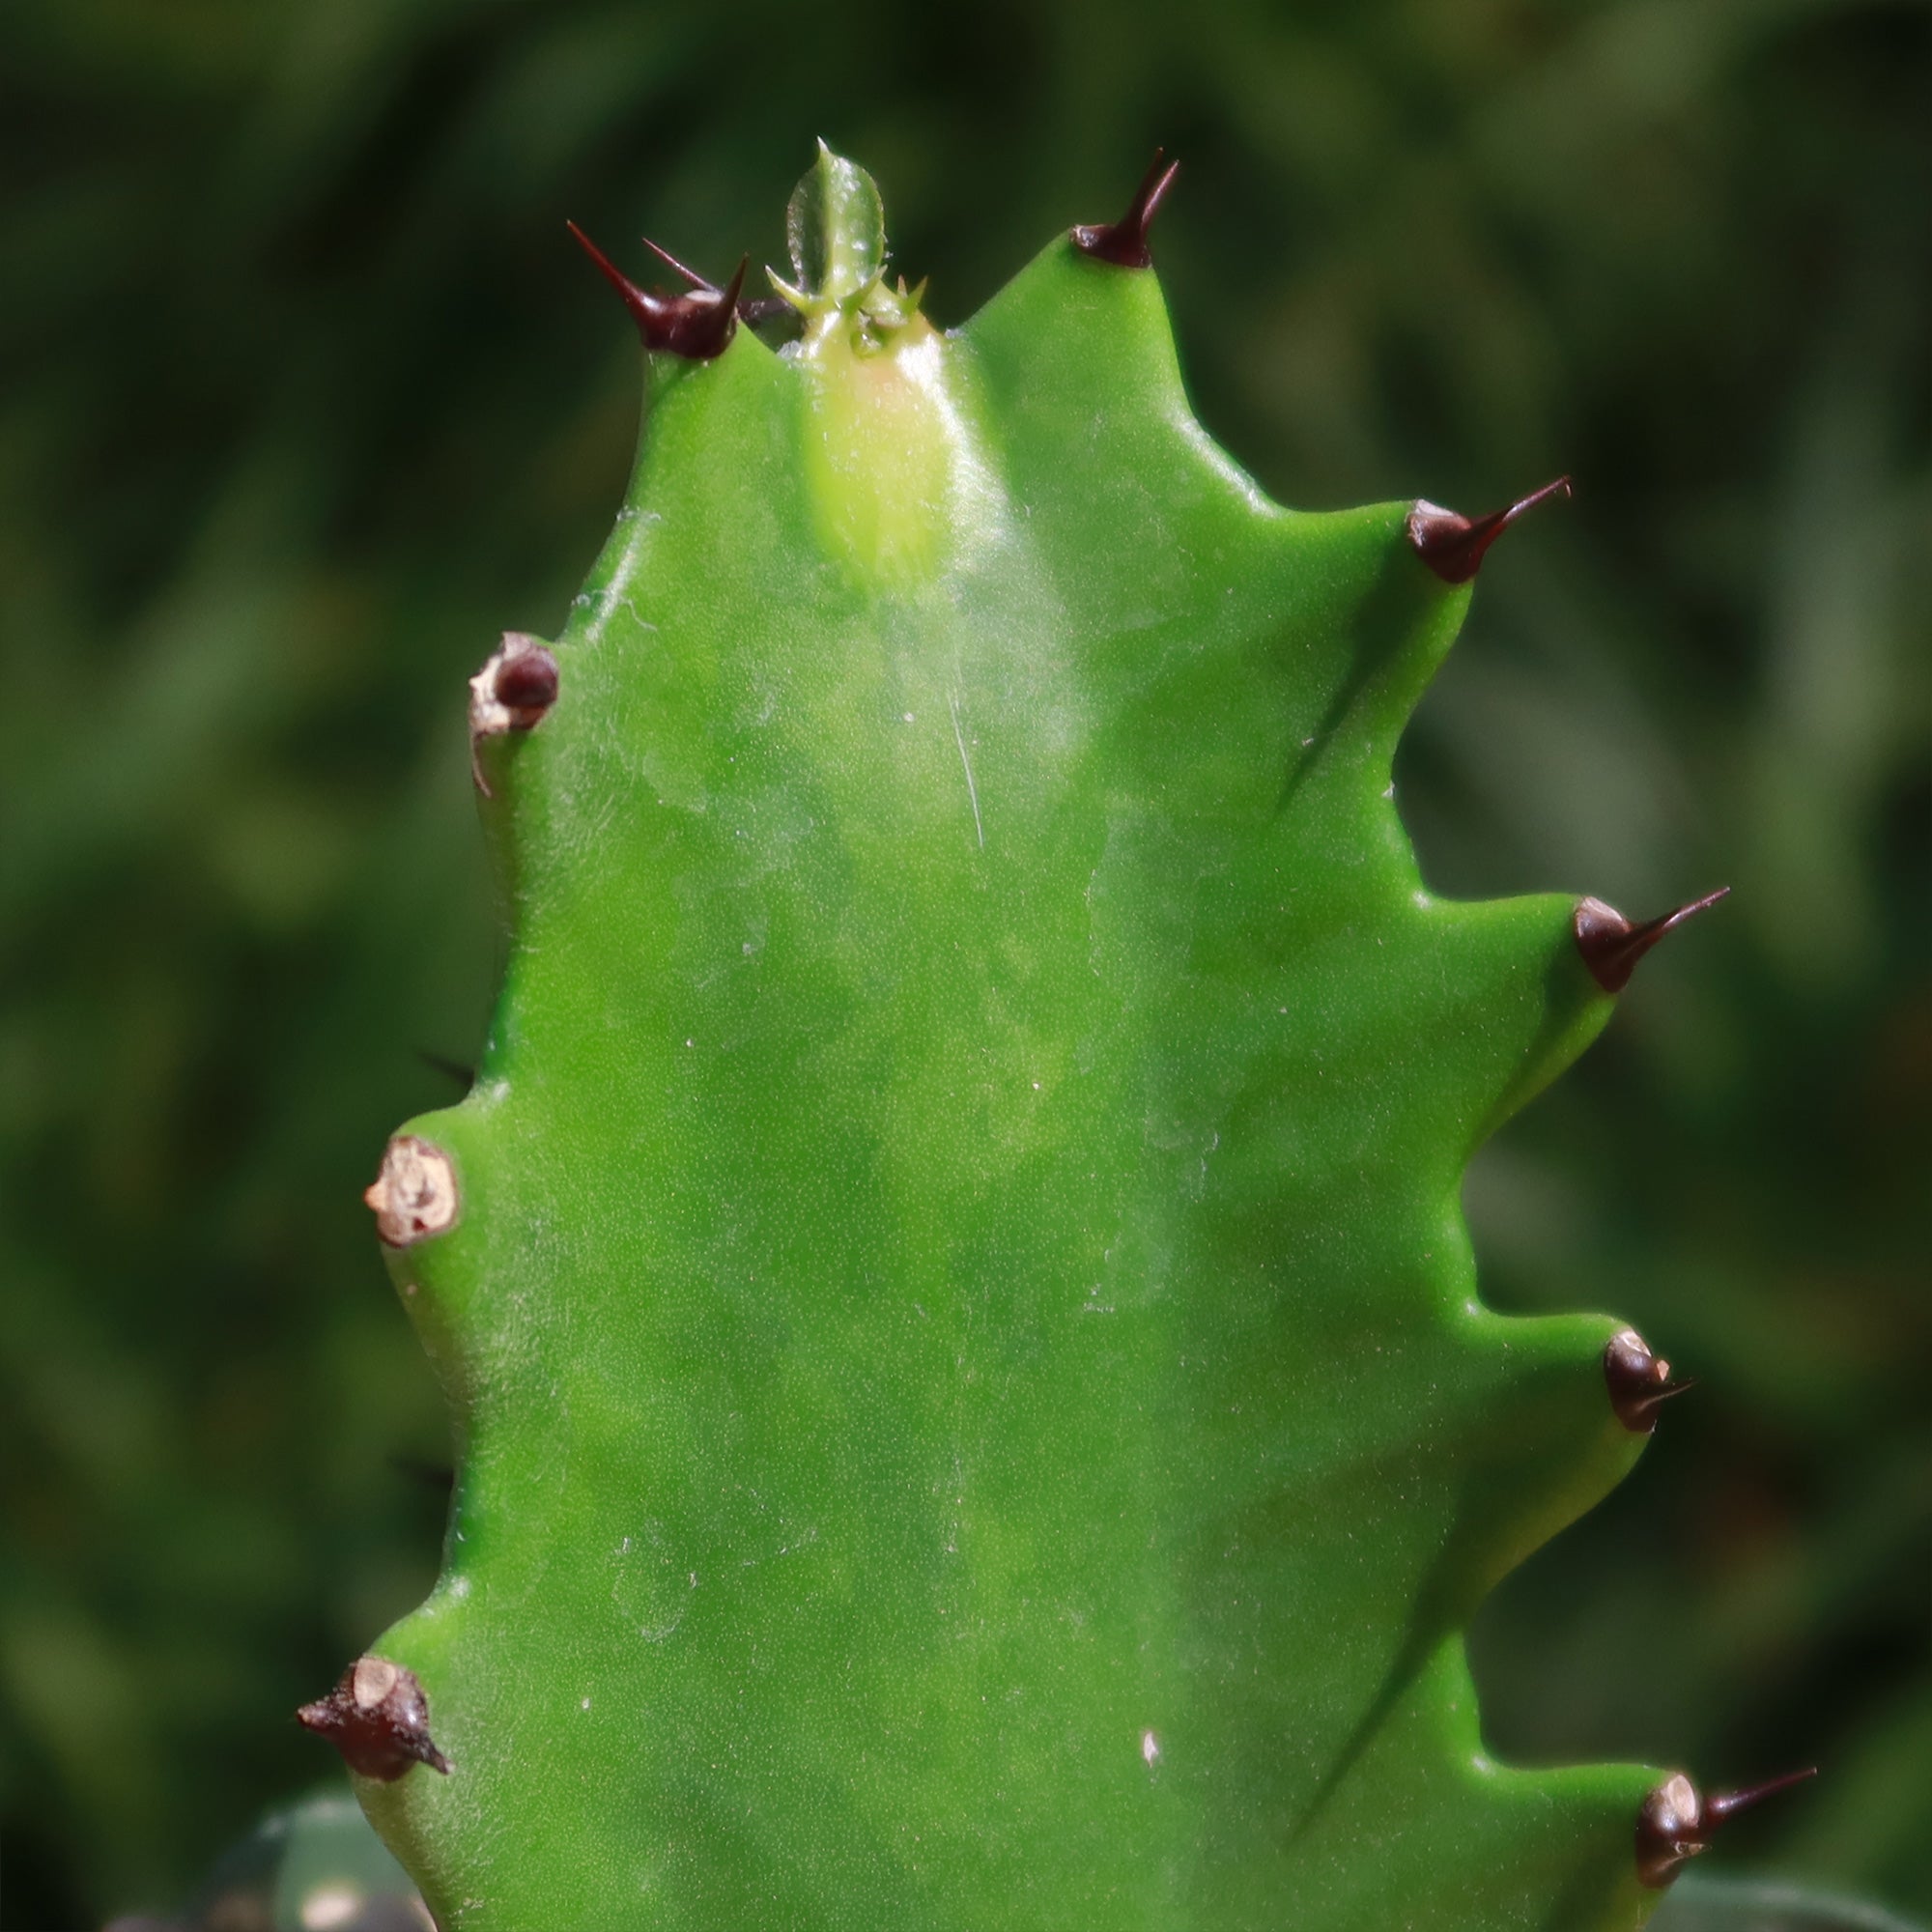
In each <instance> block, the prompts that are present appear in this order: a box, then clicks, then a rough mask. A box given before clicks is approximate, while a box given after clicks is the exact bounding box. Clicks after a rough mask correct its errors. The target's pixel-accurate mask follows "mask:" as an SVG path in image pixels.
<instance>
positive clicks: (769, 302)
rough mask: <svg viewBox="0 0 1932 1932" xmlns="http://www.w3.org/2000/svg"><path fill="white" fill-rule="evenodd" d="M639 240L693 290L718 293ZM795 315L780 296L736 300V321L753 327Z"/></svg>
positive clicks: (668, 255)
mask: <svg viewBox="0 0 1932 1932" xmlns="http://www.w3.org/2000/svg"><path fill="white" fill-rule="evenodd" d="M641 240H642V241H643V244H644V246H645V247H646V248H648V249H649V250H650V251H651V253H652V254H653V255H655V256H656V257H657V258H658V260H659V261H661V262H662V263H664V265H665V266H666V267H667V268H668V269H671V270H675V271H676V272H677V273H678V274H680V275H682V276H683V277H684V279H685V280H686V281H687V282H689V283H690V284H691V286H692V287H693V288H694V289H709V290H710V291H711V293H712V294H713V295H716V294H717V293H718V290H717V287H716V285H715V284H714V283H711V282H707V281H706V280H705V279H704V277H703V276H702V275H700V274H699V273H698V272H697V270H696V269H693V268H689V267H687V266H686V265H685V264H684V263H683V262H680V261H679V260H678V259H677V257H676V256H675V255H673V254H672V253H671V252H670V250H669V249H668V248H660V247H659V246H658V244H657V243H656V242H655V241H652V240H651V238H650V237H649V236H648V235H646V236H643V237H642V238H641ZM901 279H903V277H901ZM797 313H798V311H797V310H796V309H795V308H793V307H792V305H791V303H790V302H788V301H786V300H784V299H783V298H782V297H780V296H753V297H752V298H751V299H750V300H746V299H745V298H743V297H742V296H741V297H740V298H739V299H738V320H739V321H740V322H746V323H750V324H752V325H753V327H756V325H757V324H759V323H761V322H776V321H778V319H779V318H780V317H781V316H791V315H796V314H797Z"/></svg>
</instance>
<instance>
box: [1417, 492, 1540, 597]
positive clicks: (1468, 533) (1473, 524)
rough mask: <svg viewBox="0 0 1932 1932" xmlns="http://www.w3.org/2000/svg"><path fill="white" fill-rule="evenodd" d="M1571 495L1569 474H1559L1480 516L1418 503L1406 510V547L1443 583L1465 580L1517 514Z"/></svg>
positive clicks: (1474, 571) (1480, 566)
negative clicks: (1527, 492)
mask: <svg viewBox="0 0 1932 1932" xmlns="http://www.w3.org/2000/svg"><path fill="white" fill-rule="evenodd" d="M1575 494H1576V492H1575V491H1574V490H1573V488H1572V487H1571V483H1570V479H1569V477H1567V476H1559V477H1557V478H1556V479H1555V481H1554V482H1551V483H1546V484H1545V485H1544V486H1543V488H1542V489H1540V490H1532V491H1531V492H1530V493H1529V495H1528V496H1527V497H1518V498H1517V499H1516V501H1515V502H1514V503H1511V504H1509V505H1508V506H1507V507H1505V508H1503V509H1500V510H1492V511H1491V512H1490V513H1489V514H1488V515H1487V516H1483V517H1465V516H1463V515H1462V514H1460V513H1459V512H1458V511H1455V510H1445V509H1444V508H1443V507H1442V505H1441V504H1440V503H1429V502H1418V503H1417V504H1416V505H1415V507H1414V509H1412V510H1411V511H1410V512H1409V513H1408V542H1409V548H1410V549H1411V550H1413V551H1414V552H1415V554H1416V555H1417V556H1419V557H1420V558H1421V559H1422V560H1423V562H1424V563H1426V564H1427V565H1428V566H1429V567H1430V569H1431V570H1433V571H1434V572H1435V574H1436V576H1437V577H1439V578H1440V579H1441V580H1442V581H1443V582H1444V583H1467V582H1468V581H1469V580H1470V579H1471V578H1472V577H1474V576H1475V574H1476V573H1477V571H1479V570H1480V569H1481V568H1482V567H1483V558H1484V556H1485V555H1486V554H1488V552H1489V548H1490V546H1491V545H1492V543H1494V542H1495V540H1496V539H1497V538H1498V537H1499V536H1501V535H1502V533H1503V532H1504V531H1505V530H1506V529H1508V528H1509V526H1511V525H1512V524H1513V523H1515V522H1516V520H1517V519H1518V518H1519V517H1521V516H1524V515H1526V514H1527V513H1528V512H1529V511H1531V510H1534V509H1535V508H1537V507H1538V505H1540V504H1543V503H1547V502H1548V501H1550V499H1551V498H1553V497H1571V496H1574V495H1575Z"/></svg>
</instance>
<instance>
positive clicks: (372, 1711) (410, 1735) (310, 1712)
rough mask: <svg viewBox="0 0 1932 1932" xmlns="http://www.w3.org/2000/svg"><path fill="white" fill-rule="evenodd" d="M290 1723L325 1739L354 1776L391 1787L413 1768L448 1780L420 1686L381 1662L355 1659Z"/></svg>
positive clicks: (398, 1666) (412, 1677) (398, 1669)
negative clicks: (330, 1687) (324, 1694)
mask: <svg viewBox="0 0 1932 1932" xmlns="http://www.w3.org/2000/svg"><path fill="white" fill-rule="evenodd" d="M296 1721H297V1722H298V1724H300V1725H301V1727H302V1729H303V1730H305V1731H313V1732H314V1733H315V1734H316V1736H317V1737H320V1738H327V1740H328V1742H329V1743H330V1744H332V1745H333V1746H334V1747H335V1748H336V1749H337V1750H339V1751H340V1752H341V1753H342V1759H343V1762H344V1763H345V1764H347V1765H348V1767H349V1769H350V1770H351V1771H353V1772H355V1773H356V1774H357V1775H358V1776H362V1777H373V1778H376V1779H378V1780H379V1781H380V1782H382V1783H384V1784H392V1783H394V1781H395V1780H396V1779H397V1778H399V1777H401V1776H403V1774H404V1773H405V1772H406V1771H408V1770H409V1769H410V1768H411V1767H412V1765H418V1764H426V1765H428V1766H429V1768H430V1769H431V1770H432V1771H436V1772H440V1773H441V1774H442V1775H443V1776H445V1777H447V1776H449V1771H450V1764H449V1760H448V1759H447V1758H446V1757H444V1756H443V1754H442V1753H441V1752H440V1750H438V1749H437V1747H436V1744H435V1742H434V1740H433V1739H432V1738H431V1737H430V1734H429V1699H428V1698H427V1697H426V1696H425V1695H424V1694H423V1688H422V1680H421V1679H420V1678H419V1677H417V1675H416V1674H415V1672H414V1671H413V1670H405V1669H404V1668H403V1667H402V1665H401V1664H399V1663H391V1662H389V1661H388V1659H387V1658H385V1657H358V1658H357V1659H356V1660H355V1662H354V1663H352V1664H351V1665H350V1666H349V1668H348V1669H347V1670H345V1671H344V1672H343V1673H342V1681H341V1682H340V1683H339V1684H337V1685H336V1687H335V1689H334V1690H331V1691H330V1692H329V1693H328V1695H327V1697H318V1698H317V1699H316V1701H315V1702H314V1703H313V1704H304V1705H303V1706H302V1707H301V1709H300V1710H299V1711H298V1712H297V1713H296Z"/></svg>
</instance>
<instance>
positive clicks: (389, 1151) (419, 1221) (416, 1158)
mask: <svg viewBox="0 0 1932 1932" xmlns="http://www.w3.org/2000/svg"><path fill="white" fill-rule="evenodd" d="M362 1199H363V1200H364V1201H366V1202H367V1203H368V1204H369V1206H370V1207H371V1208H374V1209H375V1213H376V1233H377V1234H378V1235H379V1236H382V1238H383V1240H384V1242H386V1243H387V1245H388V1246H390V1247H392V1248H407V1247H411V1246H412V1245H413V1244H414V1243H415V1242H417V1241H421V1240H427V1239H428V1238H429V1236H432V1235H440V1234H441V1233H443V1232H444V1230H445V1229H447V1228H449V1227H451V1226H452V1225H453V1224H454V1223H455V1220H456V1208H457V1199H456V1170H455V1168H454V1167H453V1166H452V1165H451V1163H450V1158H449V1156H448V1155H447V1154H446V1153H444V1152H443V1151H442V1150H441V1149H440V1147H435V1146H433V1145H432V1144H431V1143H430V1142H428V1141H426V1140H421V1139H419V1138H418V1137H417V1136H416V1135H414V1134H398V1135H397V1136H396V1138H395V1139H394V1140H392V1141H391V1142H390V1143H389V1145H388V1147H387V1148H386V1149H384V1153H383V1171H382V1172H381V1173H380V1174H379V1175H377V1177H376V1179H374V1180H373V1181H372V1182H371V1183H370V1185H369V1186H368V1187H367V1188H365V1189H364V1190H363V1194H362Z"/></svg>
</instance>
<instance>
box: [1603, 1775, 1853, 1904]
mask: <svg viewBox="0 0 1932 1932" xmlns="http://www.w3.org/2000/svg"><path fill="white" fill-rule="evenodd" d="M1816 1776H1818V1767H1817V1766H1816V1765H1810V1766H1807V1767H1806V1768H1805V1769H1804V1771H1793V1772H1788V1773H1786V1774H1785V1776H1782V1777H1774V1778H1770V1779H1768V1780H1767V1781H1766V1782H1765V1783H1763V1784H1754V1785H1751V1786H1750V1787H1748V1788H1747V1790H1744V1791H1714V1792H1713V1793H1712V1794H1711V1795H1710V1797H1708V1798H1705V1797H1703V1796H1701V1795H1700V1794H1699V1792H1698V1790H1697V1787H1696V1786H1695V1785H1694V1784H1692V1783H1691V1782H1690V1779H1689V1778H1688V1777H1686V1776H1684V1774H1683V1773H1682V1772H1681V1771H1680V1772H1678V1773H1676V1774H1675V1775H1674V1776H1670V1777H1666V1778H1665V1779H1664V1780H1663V1782H1662V1784H1660V1785H1658V1786H1657V1787H1656V1789H1655V1790H1653V1791H1652V1792H1651V1793H1650V1794H1649V1796H1648V1797H1646V1798H1645V1799H1644V1801H1643V1804H1642V1805H1641V1806H1640V1807H1639V1808H1638V1811H1637V1814H1636V1876H1637V1883H1638V1884H1639V1885H1645V1886H1648V1887H1650V1888H1651V1889H1652V1890H1659V1889H1662V1887H1664V1886H1666V1885H1668V1884H1669V1883H1670V1881H1671V1880H1672V1879H1673V1878H1675V1877H1676V1876H1677V1873H1678V1871H1679V1869H1680V1868H1681V1867H1682V1866H1683V1865H1684V1864H1685V1863H1686V1862H1688V1861H1690V1860H1691V1859H1694V1858H1695V1857H1696V1856H1697V1854H1698V1853H1699V1852H1702V1851H1705V1850H1708V1849H1709V1847H1710V1843H1711V1839H1712V1837H1713V1836H1714V1835H1715V1833H1716V1831H1717V1828H1718V1827H1719V1825H1720V1824H1722V1823H1723V1821H1724V1820H1725V1819H1726V1818H1730V1817H1734V1816H1735V1815H1736V1814H1737V1813H1738V1812H1740V1811H1748V1810H1749V1809H1750V1807H1751V1806H1752V1805H1753V1804H1758V1803H1759V1802H1760V1801H1761V1800H1763V1799H1766V1798H1769V1797H1771V1796H1772V1795H1773V1794H1774V1793H1775V1792H1779V1791H1788V1790H1789V1789H1790V1788H1791V1786H1792V1785H1794V1784H1802V1783H1803V1782H1804V1780H1805V1779H1806V1778H1807V1777H1816Z"/></svg>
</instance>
